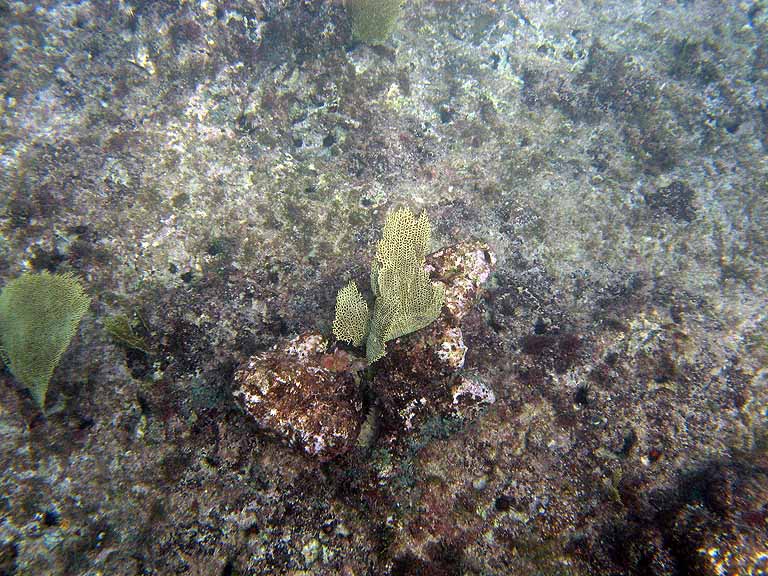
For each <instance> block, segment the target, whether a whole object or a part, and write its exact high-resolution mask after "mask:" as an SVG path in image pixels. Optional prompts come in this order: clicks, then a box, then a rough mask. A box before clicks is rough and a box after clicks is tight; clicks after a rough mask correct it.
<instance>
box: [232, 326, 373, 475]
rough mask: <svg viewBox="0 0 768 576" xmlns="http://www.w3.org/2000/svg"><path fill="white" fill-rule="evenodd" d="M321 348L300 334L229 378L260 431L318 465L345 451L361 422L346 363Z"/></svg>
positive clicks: (315, 338)
mask: <svg viewBox="0 0 768 576" xmlns="http://www.w3.org/2000/svg"><path fill="white" fill-rule="evenodd" d="M326 346H327V342H326V341H325V339H324V338H323V337H322V336H321V335H320V334H317V333H305V334H302V335H300V336H297V337H296V338H294V339H293V340H290V341H289V342H285V343H283V344H281V345H278V346H276V347H275V348H274V349H273V350H270V351H268V352H264V353H261V354H257V355H256V356H253V357H252V358H251V359H250V360H249V361H248V363H247V365H245V366H244V367H243V368H241V369H240V370H238V372H237V373H236V374H235V392H234V395H235V397H236V398H237V399H238V400H239V401H240V402H241V403H242V405H243V406H244V408H245V410H246V411H247V412H248V413H249V414H250V415H251V416H253V417H254V419H255V420H256V422H257V423H258V424H259V426H260V427H261V428H263V429H264V430H266V431H268V432H270V433H271V434H273V435H275V436H277V437H279V438H281V439H283V440H284V441H286V442H287V443H288V444H289V445H291V446H295V447H298V448H301V449H302V450H303V451H304V452H306V453H307V454H309V455H310V456H314V457H317V458H319V459H320V460H329V459H331V458H333V457H334V456H337V455H339V454H341V453H343V452H345V451H347V450H348V449H349V448H350V447H351V446H352V445H353V444H354V442H355V439H356V438H357V435H358V432H359V430H360V426H361V424H362V421H363V414H362V404H361V402H360V401H359V397H358V391H357V385H356V384H355V382H354V379H353V377H352V374H351V373H350V372H349V371H344V370H343V368H346V367H348V366H349V365H350V363H351V362H350V361H349V360H348V359H346V358H343V357H338V354H326V353H325V349H326ZM340 354H343V353H340ZM339 366H340V367H342V370H339V371H336V368H337V367H339Z"/></svg>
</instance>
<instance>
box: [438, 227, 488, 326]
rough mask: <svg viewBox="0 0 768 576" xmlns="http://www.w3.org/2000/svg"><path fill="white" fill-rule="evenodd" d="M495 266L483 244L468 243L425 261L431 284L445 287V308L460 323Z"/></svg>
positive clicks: (441, 251) (449, 248) (444, 249)
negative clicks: (440, 283)
mask: <svg viewBox="0 0 768 576" xmlns="http://www.w3.org/2000/svg"><path fill="white" fill-rule="evenodd" d="M495 265H496V256H495V255H494V254H493V253H492V252H491V250H490V248H489V247H488V245H487V244H485V243H483V242H480V241H479V240H472V241H468V242H462V243H460V244H454V245H453V246H448V247H446V248H443V249H441V250H438V251H437V252H433V253H432V254H430V255H429V256H427V258H426V268H427V270H428V271H429V272H430V275H431V276H432V279H433V280H439V281H440V282H442V283H443V284H445V304H444V306H445V308H447V309H448V312H449V313H450V315H451V317H452V319H453V320H454V322H460V321H461V319H462V318H464V316H466V314H467V313H468V312H469V311H470V310H471V309H472V306H474V305H475V303H476V302H477V298H478V294H479V292H480V287H481V286H482V284H483V283H484V282H485V281H486V280H487V279H488V277H489V276H490V275H491V272H492V271H493V267H494V266H495Z"/></svg>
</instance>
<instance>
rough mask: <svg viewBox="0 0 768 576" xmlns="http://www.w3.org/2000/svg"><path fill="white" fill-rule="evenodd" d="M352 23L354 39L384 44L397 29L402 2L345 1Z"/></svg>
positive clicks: (391, 0) (377, 0)
mask: <svg viewBox="0 0 768 576" xmlns="http://www.w3.org/2000/svg"><path fill="white" fill-rule="evenodd" d="M344 6H345V7H346V9H347V13H348V14H349V18H350V20H351V22H352V38H353V39H354V40H355V41H356V42H364V43H366V44H383V43H384V42H386V41H387V39H388V38H389V36H390V34H392V32H393V31H394V30H395V28H396V27H397V20H398V18H400V15H401V13H402V11H403V3H402V1H401V0H345V1H344Z"/></svg>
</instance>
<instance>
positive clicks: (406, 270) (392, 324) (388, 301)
mask: <svg viewBox="0 0 768 576" xmlns="http://www.w3.org/2000/svg"><path fill="white" fill-rule="evenodd" d="M430 234H431V227H430V224H429V219H428V218H427V215H426V213H425V212H422V213H421V215H420V216H419V217H418V218H416V217H415V216H414V215H413V214H412V213H411V211H410V210H409V209H408V208H400V209H398V210H396V211H395V212H392V213H391V214H389V215H387V219H386V221H385V223H384V230H383V232H382V239H381V240H380V241H379V243H378V246H377V249H376V257H375V258H374V261H373V265H372V266H371V290H372V291H373V295H374V297H375V302H374V305H373V313H372V314H369V312H368V305H367V303H366V302H365V300H364V299H363V297H362V295H361V294H360V292H359V291H358V290H357V286H355V284H354V283H353V282H350V283H349V284H348V285H347V286H345V287H344V288H342V290H340V291H339V295H338V297H337V299H336V319H335V320H334V323H333V332H334V335H335V336H336V338H338V339H339V340H346V341H349V342H353V343H354V344H355V345H357V346H359V345H360V344H361V343H362V341H363V339H365V341H366V346H365V349H366V356H367V358H368V363H369V364H372V363H373V362H376V360H378V359H379V358H381V357H382V356H384V354H386V343H387V342H388V341H390V340H394V339H395V338H399V337H400V336H404V335H405V334H410V333H411V332H415V331H416V330H420V329H421V328H424V327H425V326H427V325H428V324H430V323H431V322H433V321H434V320H435V319H436V318H437V317H438V316H439V315H440V309H441V308H442V306H443V301H444V299H445V292H444V288H443V286H442V284H439V283H433V282H431V281H430V279H429V274H428V273H427V271H426V270H424V258H425V256H426V254H427V249H428V248H429V242H430ZM366 334H367V337H366V336H365V335H366Z"/></svg>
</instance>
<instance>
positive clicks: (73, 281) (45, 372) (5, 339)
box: [0, 272, 91, 409]
mask: <svg viewBox="0 0 768 576" xmlns="http://www.w3.org/2000/svg"><path fill="white" fill-rule="evenodd" d="M90 303H91V299H90V297H89V296H88V295H87V294H85V292H84V291H83V287H82V285H81V284H80V281H79V280H78V279H77V277H76V276H74V275H73V274H70V273H65V274H50V273H49V272H41V273H39V274H33V273H24V274H22V275H21V276H19V277H18V278H15V279H13V280H11V281H10V282H8V283H7V284H6V285H5V286H4V287H3V290H2V292H1V293H0V345H1V346H2V348H1V349H0V352H1V353H2V357H3V360H4V361H5V363H6V364H7V365H8V367H9V368H10V370H11V372H12V373H13V375H14V377H15V378H16V379H17V380H18V381H19V382H21V383H22V384H23V385H24V386H26V387H27V388H28V389H29V391H30V393H31V394H32V398H33V399H34V400H35V402H36V403H37V405H38V406H39V407H40V408H41V409H42V408H43V407H44V406H45V395H46V392H47V391H48V383H49V382H50V380H51V377H52V376H53V371H54V370H55V369H56V366H57V365H58V364H59V361H60V360H61V357H62V355H63V354H64V352H65V351H66V350H67V348H68V347H69V343H70V341H71V340H72V337H73V336H74V335H75V332H76V331H77V327H78V325H79V324H80V321H81V320H82V318H83V316H84V315H85V313H86V312H87V311H88V307H89V306H90Z"/></svg>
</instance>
